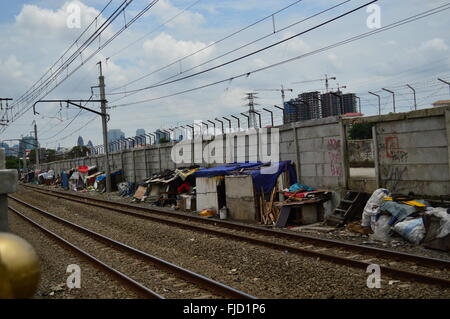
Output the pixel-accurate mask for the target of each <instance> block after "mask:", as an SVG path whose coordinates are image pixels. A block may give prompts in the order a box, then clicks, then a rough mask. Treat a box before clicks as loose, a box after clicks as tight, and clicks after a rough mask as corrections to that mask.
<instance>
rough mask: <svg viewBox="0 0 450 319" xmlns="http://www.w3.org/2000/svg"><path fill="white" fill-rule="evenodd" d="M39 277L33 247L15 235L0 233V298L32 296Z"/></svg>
mask: <svg viewBox="0 0 450 319" xmlns="http://www.w3.org/2000/svg"><path fill="white" fill-rule="evenodd" d="M39 279H40V267H39V257H38V255H37V254H36V252H35V250H34V248H33V247H32V246H31V245H30V244H29V243H28V242H26V241H25V240H24V239H22V238H20V237H18V236H16V235H13V234H10V233H0V299H5V298H16V299H24V298H31V297H33V295H34V294H35V292H36V289H37V286H38V284H39Z"/></svg>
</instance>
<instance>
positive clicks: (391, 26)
mask: <svg viewBox="0 0 450 319" xmlns="http://www.w3.org/2000/svg"><path fill="white" fill-rule="evenodd" d="M448 9H450V4H445V5H442V6H439V7H436V8H434V9H430V10H427V11H424V12H422V13H419V14H416V15H413V16H410V17H408V18H405V19H402V20H399V21H396V22H393V23H391V24H389V25H386V26H384V27H382V28H380V29H374V30H371V31H368V32H365V33H361V34H359V35H357V36H354V37H351V38H347V39H346V40H343V41H339V42H336V43H334V44H332V45H329V46H325V47H322V48H320V49H317V50H314V51H311V52H308V53H305V54H302V55H299V56H296V57H293V58H290V59H287V60H283V61H280V62H277V63H274V64H271V65H268V66H266V67H262V68H259V69H256V70H253V71H249V72H245V73H241V74H239V75H236V76H233V77H229V78H226V79H224V80H220V81H216V82H212V83H209V84H205V85H202V86H198V87H195V88H191V89H187V90H184V91H180V92H176V93H172V94H168V95H164V96H160V97H156V98H150V99H144V100H140V101H135V102H129V103H123V104H118V105H113V106H111V107H116V108H117V107H124V106H129V105H136V104H141V103H146V102H151V101H156V100H161V99H165V98H169V97H173V96H177V95H181V94H185V93H189V92H193V91H197V90H201V89H204V88H208V87H211V86H215V85H218V84H221V83H225V82H229V81H232V80H235V79H238V78H242V77H248V76H250V75H251V74H253V73H257V72H261V71H265V70H268V69H271V68H274V67H277V66H280V65H283V64H286V63H290V62H293V61H296V60H299V59H302V58H306V57H309V56H312V55H315V54H318V53H322V52H324V51H327V50H330V49H334V48H337V47H340V46H342V45H345V44H348V43H351V42H354V41H357V40H360V39H364V38H367V37H370V36H372V35H375V34H378V33H381V32H385V31H388V30H391V29H394V28H397V27H400V26H402V25H405V24H408V23H412V22H414V21H417V20H420V19H423V18H426V17H428V16H431V15H435V14H437V13H440V12H443V11H445V10H448Z"/></svg>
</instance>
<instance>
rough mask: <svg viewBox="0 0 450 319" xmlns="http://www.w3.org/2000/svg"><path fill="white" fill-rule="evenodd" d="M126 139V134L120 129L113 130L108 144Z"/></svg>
mask: <svg viewBox="0 0 450 319" xmlns="http://www.w3.org/2000/svg"><path fill="white" fill-rule="evenodd" d="M123 138H125V133H124V132H122V130H120V129H111V130H109V131H108V142H109V143H111V142H115V141H118V140H120V139H123Z"/></svg>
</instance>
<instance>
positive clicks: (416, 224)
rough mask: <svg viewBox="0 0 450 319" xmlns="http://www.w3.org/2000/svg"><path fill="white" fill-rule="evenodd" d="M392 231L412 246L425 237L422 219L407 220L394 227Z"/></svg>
mask: <svg viewBox="0 0 450 319" xmlns="http://www.w3.org/2000/svg"><path fill="white" fill-rule="evenodd" d="M394 231H395V232H397V233H398V234H399V235H400V236H402V237H403V238H405V239H407V240H408V241H409V242H411V243H413V244H416V245H418V244H420V242H421V241H422V240H423V238H424V237H425V225H424V224H423V220H422V217H419V218H407V219H405V220H404V221H402V222H400V223H397V224H395V225H394Z"/></svg>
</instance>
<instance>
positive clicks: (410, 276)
mask: <svg viewBox="0 0 450 319" xmlns="http://www.w3.org/2000/svg"><path fill="white" fill-rule="evenodd" d="M39 192H41V191H40V190H39ZM41 193H44V194H45V193H47V192H45V191H44V192H41ZM64 195H66V194H64ZM71 195H72V196H74V197H83V199H84V200H82V199H74V198H70V196H69V197H67V196H61V195H53V196H56V197H59V198H64V199H68V200H71V201H74V202H79V203H82V204H85V205H90V206H95V207H99V208H104V209H108V210H112V211H116V212H119V213H124V214H128V215H132V216H136V217H139V218H143V219H148V220H153V221H156V222H160V223H165V224H169V225H175V226H176V227H181V228H188V229H192V230H196V231H199V232H202V233H205V232H208V233H210V234H214V235H217V236H221V237H228V238H232V239H235V240H238V241H245V242H249V243H252V244H256V245H259V246H265V247H270V248H273V249H277V250H282V251H287V252H291V253H296V254H302V255H307V256H312V257H319V258H323V259H326V260H329V261H332V262H334V263H338V264H343V265H347V266H352V267H356V268H361V269H367V267H368V266H369V265H370V264H372V262H371V263H368V262H365V261H360V260H354V259H352V258H348V257H342V256H338V255H334V254H328V253H325V252H322V251H319V250H317V251H314V250H311V249H305V248H299V247H292V246H290V245H286V244H282V243H276V242H273V241H269V240H265V239H259V238H254V237H249V236H244V235H240V234H234V233H230V232H224V231H220V230H216V229H211V228H207V227H202V226H198V225H193V224H188V223H183V222H178V221H173V220H167V219H163V218H160V217H154V216H150V215H143V214H140V213H136V212H130V211H126V210H122V209H119V208H115V207H109V206H104V205H100V204H97V203H89V202H86V201H85V200H92V201H96V200H97V199H94V198H87V197H85V196H79V195H76V196H75V195H74V194H71ZM109 204H111V205H113V204H115V203H112V202H109ZM333 243H335V242H333ZM335 246H336V245H335ZM361 247H364V246H361ZM340 248H343V247H340ZM345 248H347V247H345ZM364 248H366V247H364ZM363 252H365V251H363ZM392 253H394V252H392ZM400 254H403V253H400ZM395 256H396V257H397V258H398V257H399V256H398V254H397V253H396V254H395ZM408 256H416V255H408ZM416 257H419V259H423V258H425V260H427V259H426V257H422V256H416ZM432 260H433V262H434V263H436V262H437V261H438V260H439V261H442V263H439V264H438V266H440V267H446V266H447V265H448V261H445V260H440V259H432ZM444 265H445V266H444ZM380 268H381V270H382V272H383V273H387V274H390V275H393V276H396V278H397V277H399V278H403V279H406V280H409V281H411V280H414V281H419V282H423V283H427V284H438V285H442V286H446V287H450V280H448V279H445V278H437V277H432V276H428V275H423V274H420V273H416V272H410V271H406V270H402V269H397V268H392V267H388V266H381V265H380Z"/></svg>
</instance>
